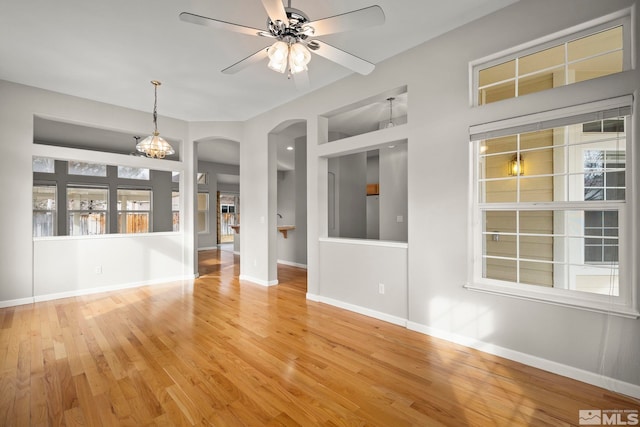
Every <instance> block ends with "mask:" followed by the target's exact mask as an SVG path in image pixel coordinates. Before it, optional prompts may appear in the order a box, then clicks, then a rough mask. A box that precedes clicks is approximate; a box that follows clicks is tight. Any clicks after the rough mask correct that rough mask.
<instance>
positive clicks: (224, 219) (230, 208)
mask: <svg viewBox="0 0 640 427" xmlns="http://www.w3.org/2000/svg"><path fill="white" fill-rule="evenodd" d="M217 199H218V202H217V205H218V209H217V211H218V219H217V222H218V227H217V229H218V244H224V243H233V242H234V239H235V238H236V235H237V234H236V230H235V229H234V227H237V226H239V225H240V197H239V196H238V194H237V193H222V192H220V191H218V195H217Z"/></svg>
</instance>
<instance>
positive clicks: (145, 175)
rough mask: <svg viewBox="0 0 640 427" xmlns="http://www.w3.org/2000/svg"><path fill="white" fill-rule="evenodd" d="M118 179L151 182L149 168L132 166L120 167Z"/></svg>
mask: <svg viewBox="0 0 640 427" xmlns="http://www.w3.org/2000/svg"><path fill="white" fill-rule="evenodd" d="M118 178H125V179H143V180H147V181H148V180H149V169H148V168H135V167H131V166H118Z"/></svg>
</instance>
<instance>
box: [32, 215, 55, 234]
mask: <svg viewBox="0 0 640 427" xmlns="http://www.w3.org/2000/svg"><path fill="white" fill-rule="evenodd" d="M55 220H56V215H55V212H42V211H39V212H38V211H36V212H33V237H45V236H55V235H56V230H55Z"/></svg>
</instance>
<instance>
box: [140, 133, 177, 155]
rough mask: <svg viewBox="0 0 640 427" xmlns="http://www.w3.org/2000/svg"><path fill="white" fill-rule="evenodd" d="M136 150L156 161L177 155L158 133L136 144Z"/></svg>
mask: <svg viewBox="0 0 640 427" xmlns="http://www.w3.org/2000/svg"><path fill="white" fill-rule="evenodd" d="M136 150H138V151H140V152H141V153H144V154H146V155H147V157H154V158H156V159H164V158H165V156H170V155H172V154H174V153H175V150H174V149H173V147H172V146H171V145H170V144H169V143H168V142H167V141H165V140H164V139H163V138H162V137H161V136H160V134H159V133H158V132H154V133H153V135H149V136H148V137H146V138H145V139H143V140H142V141H140V142H138V144H136Z"/></svg>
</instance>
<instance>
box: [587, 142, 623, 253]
mask: <svg viewBox="0 0 640 427" xmlns="http://www.w3.org/2000/svg"><path fill="white" fill-rule="evenodd" d="M584 169H585V172H587V173H585V175H584V199H585V200H624V199H625V187H624V186H625V177H624V173H625V172H624V171H625V152H624V151H613V150H585V151H584ZM584 219H585V225H584V227H585V229H584V230H585V231H584V234H585V236H590V237H589V238H586V239H585V246H584V257H585V262H587V263H605V262H617V261H618V245H617V239H618V215H617V213H616V212H608V211H586V212H585V218H584ZM591 236H594V237H591ZM595 236H597V237H595Z"/></svg>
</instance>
